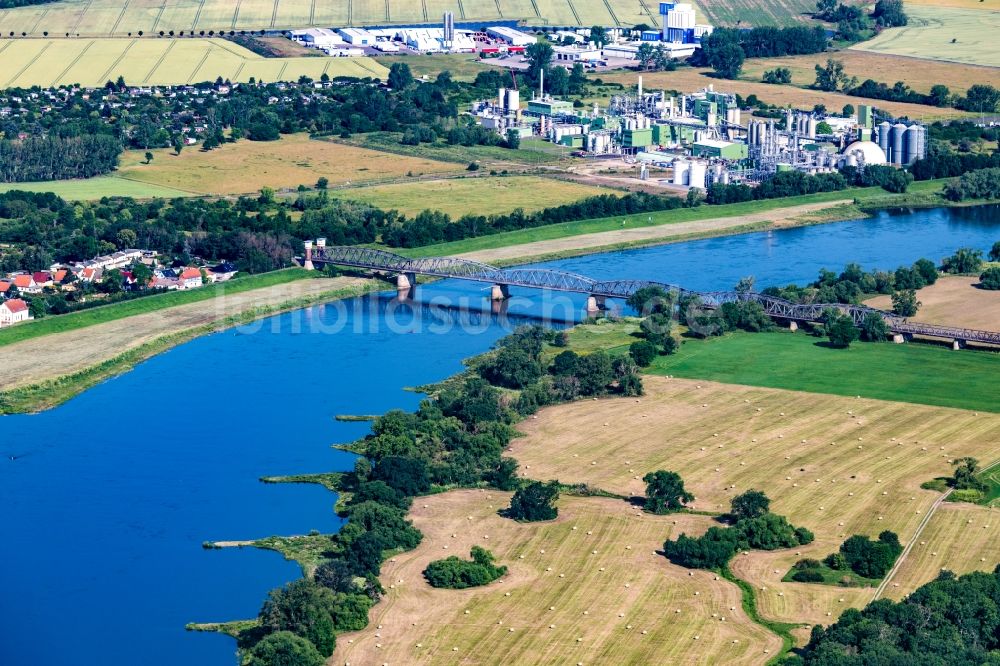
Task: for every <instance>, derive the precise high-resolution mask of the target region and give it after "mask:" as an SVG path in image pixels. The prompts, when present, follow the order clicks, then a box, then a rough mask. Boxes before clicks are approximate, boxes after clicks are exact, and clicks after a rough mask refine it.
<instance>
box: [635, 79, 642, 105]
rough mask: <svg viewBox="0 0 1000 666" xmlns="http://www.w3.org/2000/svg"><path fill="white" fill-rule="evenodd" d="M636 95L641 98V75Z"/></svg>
mask: <svg viewBox="0 0 1000 666" xmlns="http://www.w3.org/2000/svg"><path fill="white" fill-rule="evenodd" d="M636 96H637V97H638V98H639V99H640V100H641V99H642V76H640V77H639V89H638V92H637V93H636Z"/></svg>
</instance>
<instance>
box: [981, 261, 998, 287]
mask: <svg viewBox="0 0 1000 666" xmlns="http://www.w3.org/2000/svg"><path fill="white" fill-rule="evenodd" d="M979 286H981V287H982V288H983V289H989V290H991V291H996V290H998V289H1000V266H991V267H990V268H987V269H986V270H985V271H983V273H982V275H980V276H979Z"/></svg>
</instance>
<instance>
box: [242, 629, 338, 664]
mask: <svg viewBox="0 0 1000 666" xmlns="http://www.w3.org/2000/svg"><path fill="white" fill-rule="evenodd" d="M323 662H324V660H323V655H321V654H320V653H319V652H318V651H317V650H316V647H315V646H314V645H313V644H312V643H310V642H309V641H308V640H306V639H305V638H302V637H300V636H296V635H295V634H293V633H292V632H290V631H278V632H275V633H273V634H269V635H267V636H265V637H264V638H263V639H261V641H260V642H259V643H257V644H256V645H254V646H253V648H251V649H250V651H249V652H248V653H247V657H246V661H244V662H243V665H244V666H323Z"/></svg>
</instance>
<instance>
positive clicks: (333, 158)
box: [118, 134, 463, 194]
mask: <svg viewBox="0 0 1000 666" xmlns="http://www.w3.org/2000/svg"><path fill="white" fill-rule="evenodd" d="M152 152H153V154H154V155H155V157H154V158H153V162H152V163H151V164H144V162H145V158H144V157H143V155H144V151H130V152H127V153H125V154H124V155H123V156H122V160H121V164H122V166H121V167H120V168H119V171H118V174H119V175H120V176H122V177H124V178H128V179H130V180H135V181H141V182H144V183H152V184H154V185H160V186H164V187H171V188H176V189H180V190H186V191H189V192H198V193H202V194H245V193H249V192H256V191H258V190H260V188H262V187H265V186H266V187H272V188H295V187H297V186H298V185H300V184H301V185H308V186H312V185H313V184H314V183H315V182H316V180H317V179H319V178H320V177H321V176H325V177H326V178H327V179H328V180H329V181H330V185H331V186H337V185H344V184H348V183H354V182H365V181H373V180H395V179H399V178H405V177H407V175H408V174H412V175H413V176H419V175H424V174H441V173H454V172H460V171H462V170H463V169H462V167H461V165H457V164H452V163H448V162H437V161H434V160H429V159H423V158H419V157H405V156H399V155H391V154H389V153H383V152H378V151H374V150H366V149H364V148H358V147H355V146H351V145H347V144H342V143H332V142H329V141H312V140H310V139H309V135H307V134H290V135H285V136H283V137H282V138H281V140H279V141H267V142H255V141H246V140H244V141H239V142H237V143H235V144H226V145H224V146H223V147H221V148H219V149H216V150H212V151H209V152H203V151H201V150H198V149H197V148H189V149H188V150H184V151H182V152H181V154H180V155H174V154H173V151H172V150H170V149H168V148H164V149H160V150H154V151H152ZM248 164H252V165H253V168H252V169H247V165H248Z"/></svg>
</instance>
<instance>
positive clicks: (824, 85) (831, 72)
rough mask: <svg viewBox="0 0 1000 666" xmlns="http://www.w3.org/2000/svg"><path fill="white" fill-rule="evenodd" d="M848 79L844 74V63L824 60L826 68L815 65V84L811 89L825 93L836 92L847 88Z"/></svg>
mask: <svg viewBox="0 0 1000 666" xmlns="http://www.w3.org/2000/svg"><path fill="white" fill-rule="evenodd" d="M849 83H850V78H849V77H848V76H847V74H846V73H844V63H842V62H841V61H839V60H834V59H833V58H827V59H826V66H825V67H821V66H820V65H816V82H815V83H814V84H813V87H815V88H818V89H820V90H825V91H826V92H836V91H837V90H840V89H847V88H848V87H849Z"/></svg>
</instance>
